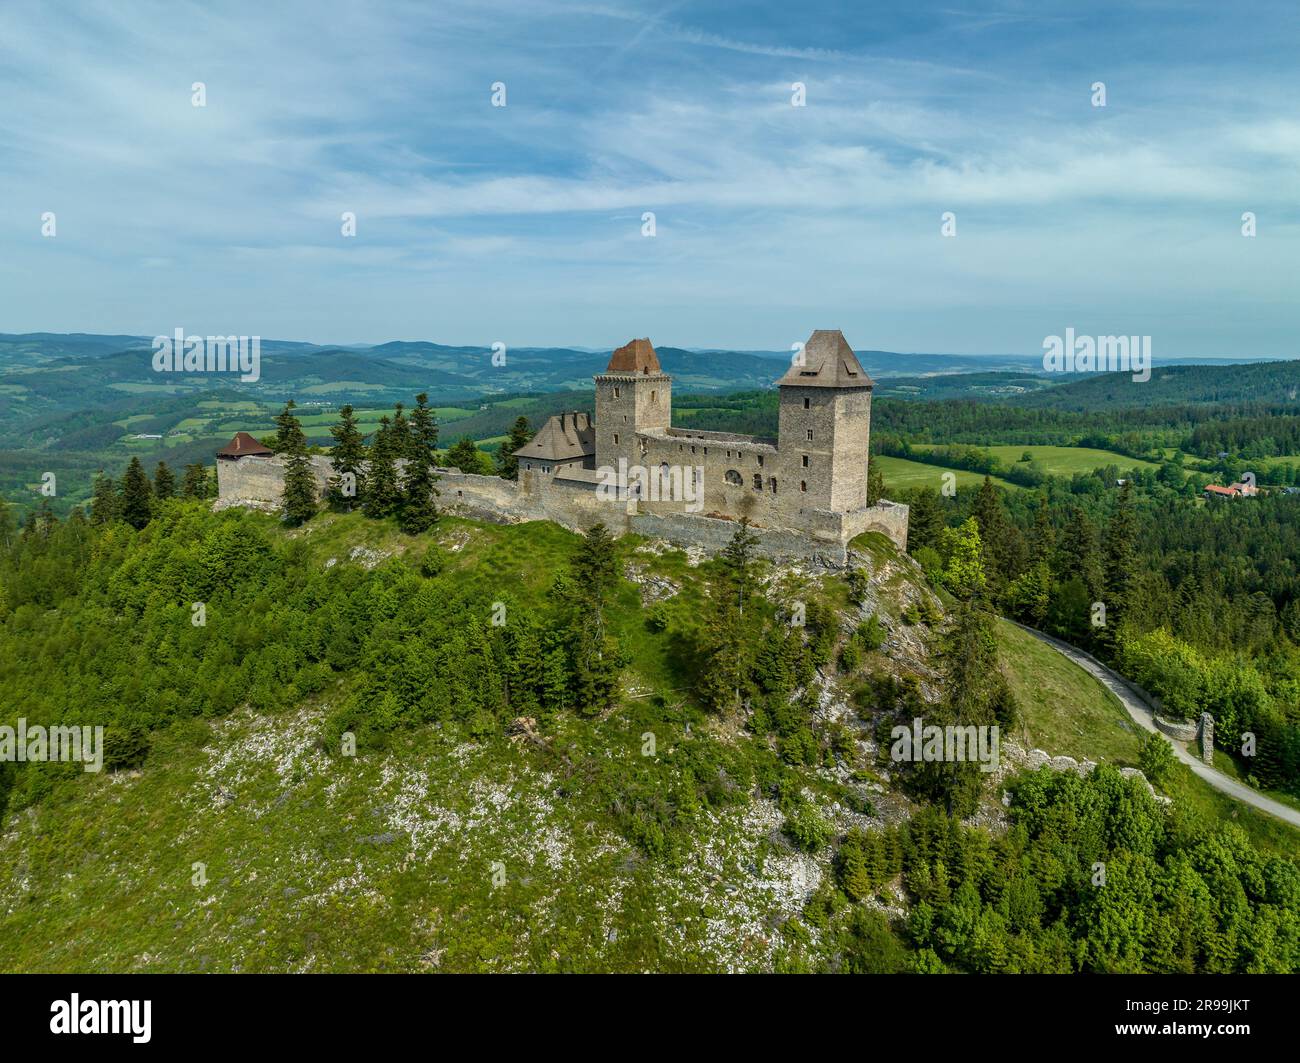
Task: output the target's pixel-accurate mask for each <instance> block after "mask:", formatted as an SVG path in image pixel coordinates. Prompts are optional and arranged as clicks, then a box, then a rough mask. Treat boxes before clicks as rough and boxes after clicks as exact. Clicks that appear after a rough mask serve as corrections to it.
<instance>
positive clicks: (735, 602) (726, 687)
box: [698, 520, 761, 711]
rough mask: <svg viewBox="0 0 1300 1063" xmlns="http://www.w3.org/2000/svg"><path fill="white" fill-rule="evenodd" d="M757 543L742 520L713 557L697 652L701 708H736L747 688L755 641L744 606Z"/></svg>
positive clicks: (751, 611)
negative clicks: (713, 569)
mask: <svg viewBox="0 0 1300 1063" xmlns="http://www.w3.org/2000/svg"><path fill="white" fill-rule="evenodd" d="M757 544H758V540H757V538H755V537H754V535H753V534H751V532H750V530H749V522H748V521H746V520H742V521H741V522H740V526H739V527H738V528H737V529H736V532H735V534H734V535H733V536H732V537H731V542H729V543H728V544H727V546H726V548H725V549H724V550H723V551H722V554H721V555H720V557H719V565H718V570H717V574H716V576H715V577H714V578H713V579H712V580H710V584H709V608H708V611H707V612H706V615H705V622H704V635H703V639H702V644H701V647H700V652H701V656H702V658H703V660H704V662H705V663H704V667H703V669H702V670H701V673H700V678H699V684H698V690H699V694H700V697H701V698H702V699H703V701H704V702H705V704H707V705H709V706H710V707H712V708H714V709H718V710H720V711H727V710H730V709H735V708H738V707H739V706H740V705H741V704H742V703H743V702H744V699H745V697H746V696H747V695H748V693H749V691H750V689H751V688H752V685H753V671H754V660H755V649H754V647H755V646H756V645H757V644H759V642H760V641H761V640H759V639H757V638H756V637H755V636H756V631H755V628H756V624H755V623H754V615H753V614H754V611H753V610H752V609H751V610H750V615H749V616H746V613H745V606H746V604H747V603H748V601H749V597H750V594H751V592H752V590H753V586H754V582H755V576H754V547H755V546H756V545H757Z"/></svg>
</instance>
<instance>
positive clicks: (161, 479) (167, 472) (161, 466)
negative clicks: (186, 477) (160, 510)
mask: <svg viewBox="0 0 1300 1063" xmlns="http://www.w3.org/2000/svg"><path fill="white" fill-rule="evenodd" d="M175 493H176V475H175V474H174V473H173V472H172V471H171V469H170V468H168V466H167V463H166V462H165V461H160V462H159V463H158V467H157V468H156V469H154V471H153V494H154V497H155V498H157V499H159V500H161V499H164V498H171V497H172V495H174V494H175Z"/></svg>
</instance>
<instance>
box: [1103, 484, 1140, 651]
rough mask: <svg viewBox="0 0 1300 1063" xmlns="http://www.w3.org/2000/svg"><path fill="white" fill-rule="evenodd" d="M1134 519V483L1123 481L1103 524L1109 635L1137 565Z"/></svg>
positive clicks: (1119, 617) (1120, 616)
mask: <svg viewBox="0 0 1300 1063" xmlns="http://www.w3.org/2000/svg"><path fill="white" fill-rule="evenodd" d="M1136 539H1137V516H1136V515H1135V513H1134V512H1133V480H1132V479H1131V478H1130V479H1128V480H1125V481H1124V486H1123V487H1121V488H1120V490H1119V498H1118V499H1117V500H1116V502H1115V509H1114V512H1112V513H1111V518H1110V522H1109V523H1108V524H1107V525H1106V608H1107V624H1106V629H1107V632H1108V634H1110V635H1111V636H1112V638H1113V636H1114V627H1115V624H1116V623H1117V622H1118V621H1120V620H1122V619H1123V617H1124V613H1125V611H1126V610H1127V608H1128V604H1129V591H1130V587H1131V586H1132V583H1133V577H1134V575H1135V573H1134V569H1135V568H1136V566H1137V551H1136V549H1135V543H1136Z"/></svg>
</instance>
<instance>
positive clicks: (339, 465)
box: [329, 405, 366, 513]
mask: <svg viewBox="0 0 1300 1063" xmlns="http://www.w3.org/2000/svg"><path fill="white" fill-rule="evenodd" d="M330 435H331V436H333V437H334V446H333V448H332V449H331V451H330V459H331V461H332V463H333V465H334V475H333V476H331V477H330V481H329V501H330V505H332V506H334V507H335V508H336V509H341V510H343V511H344V512H345V513H346V512H349V511H350V510H352V509H353V508H355V507H356V506H358V505H360V504H361V501H362V500H363V499H364V498H365V472H364V467H363V463H364V462H365V460H366V446H365V442H364V440H362V438H361V431H360V429H358V427H357V419H356V416H355V415H354V414H353V410H352V407H351V406H350V405H349V406H343V407H341V408H340V409H339V422H338V424H336V425H333V426H331V428H330Z"/></svg>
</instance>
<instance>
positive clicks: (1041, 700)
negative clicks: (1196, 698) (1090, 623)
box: [998, 621, 1300, 856]
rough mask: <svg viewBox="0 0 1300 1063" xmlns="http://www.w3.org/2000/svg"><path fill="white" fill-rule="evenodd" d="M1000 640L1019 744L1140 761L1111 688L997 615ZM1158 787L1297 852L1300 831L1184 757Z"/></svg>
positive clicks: (1201, 812) (1273, 847)
mask: <svg viewBox="0 0 1300 1063" xmlns="http://www.w3.org/2000/svg"><path fill="white" fill-rule="evenodd" d="M998 642H999V646H1000V648H1001V656H1002V665H1003V669H1004V671H1005V672H1006V675H1007V679H1008V681H1009V682H1010V683H1011V688H1012V690H1013V691H1014V692H1015V695H1016V700H1017V703H1018V704H1019V706H1020V709H1021V715H1022V723H1021V727H1020V732H1019V734H1018V735H1017V736H1016V737H1017V740H1018V741H1019V742H1020V743H1021V744H1022V745H1024V746H1025V747H1026V748H1038V749H1044V750H1046V751H1047V752H1048V753H1051V754H1052V755H1053V756H1068V757H1074V758H1075V759H1077V760H1081V759H1083V758H1085V757H1086V758H1087V759H1089V760H1097V761H1108V762H1110V763H1112V764H1115V765H1116V766H1118V767H1136V766H1137V765H1138V737H1139V733H1140V732H1139V731H1138V728H1137V726H1136V725H1135V724H1134V723H1133V721H1132V720H1130V719H1129V716H1128V713H1127V712H1126V711H1125V709H1124V707H1123V706H1122V705H1121V704H1120V703H1119V700H1118V699H1117V698H1115V696H1114V695H1113V694H1111V693H1110V691H1108V690H1107V689H1106V688H1105V687H1104V686H1102V685H1101V684H1100V683H1098V682H1097V681H1096V680H1095V679H1093V678H1092V676H1090V675H1088V673H1087V672H1085V671H1084V670H1083V669H1082V668H1079V667H1078V666H1076V665H1074V664H1073V663H1071V662H1070V661H1069V660H1067V659H1066V658H1065V657H1063V656H1062V655H1061V654H1059V653H1057V652H1056V651H1055V650H1053V649H1052V648H1051V647H1049V646H1047V645H1045V644H1044V643H1042V642H1040V641H1039V640H1038V639H1036V638H1034V637H1033V636H1032V635H1029V634H1027V633H1025V632H1024V631H1021V630H1020V629H1019V628H1018V627H1016V626H1015V625H1013V624H1009V623H1007V622H1006V621H999V623H998ZM1216 765H1217V762H1216ZM1163 790H1164V792H1165V793H1167V794H1168V795H1169V796H1170V797H1172V798H1173V799H1174V802H1175V804H1176V805H1179V806H1183V807H1185V808H1186V809H1187V810H1188V811H1189V813H1190V814H1192V815H1195V816H1198V817H1201V818H1202V819H1203V820H1204V821H1205V822H1206V823H1209V824H1213V823H1217V822H1222V821H1224V820H1232V821H1233V822H1236V823H1237V824H1239V825H1240V826H1241V827H1242V828H1243V829H1244V830H1245V831H1246V833H1247V834H1248V835H1249V836H1250V838H1251V840H1252V841H1253V842H1254V843H1255V844H1256V845H1258V846H1259V847H1260V848H1261V849H1265V850H1267V851H1271V852H1276V853H1280V854H1282V855H1284V856H1294V855H1295V853H1296V852H1300V832H1297V831H1295V830H1294V829H1292V828H1291V827H1289V826H1288V825H1287V824H1285V823H1282V822H1281V821H1280V820H1276V819H1273V818H1272V817H1271V816H1266V815H1264V814H1263V813H1262V812H1257V811H1255V810H1254V809H1252V808H1248V807H1247V806H1245V805H1243V804H1241V803H1240V802H1238V801H1234V800H1233V799H1232V798H1230V797H1228V796H1226V795H1225V794H1221V793H1219V792H1218V791H1217V790H1215V789H1214V788H1213V787H1211V786H1210V785H1209V784H1208V783H1206V782H1204V781H1203V780H1201V779H1199V778H1197V777H1196V776H1195V775H1193V774H1192V773H1191V771H1189V770H1188V769H1187V768H1185V767H1184V766H1183V765H1181V764H1178V765H1175V768H1174V772H1173V774H1172V775H1171V777H1170V778H1169V780H1168V781H1167V782H1166V784H1165V785H1164V787H1163Z"/></svg>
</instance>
